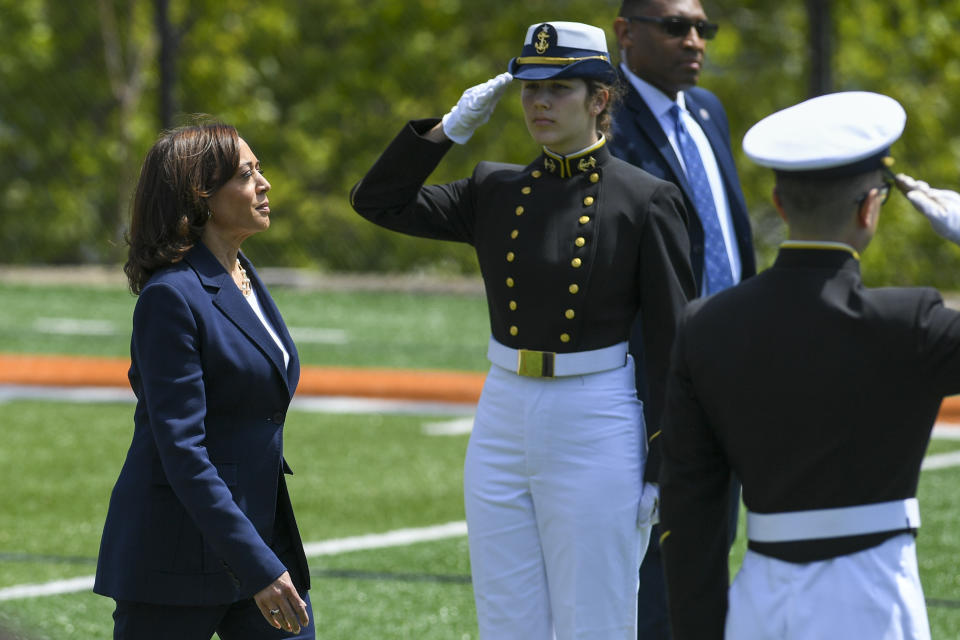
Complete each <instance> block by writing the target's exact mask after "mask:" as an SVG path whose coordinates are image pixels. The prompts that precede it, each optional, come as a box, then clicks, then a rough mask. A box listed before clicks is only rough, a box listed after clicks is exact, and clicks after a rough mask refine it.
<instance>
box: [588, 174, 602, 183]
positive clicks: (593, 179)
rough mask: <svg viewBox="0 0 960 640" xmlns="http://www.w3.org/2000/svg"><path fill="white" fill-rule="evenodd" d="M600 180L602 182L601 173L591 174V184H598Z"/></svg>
mask: <svg viewBox="0 0 960 640" xmlns="http://www.w3.org/2000/svg"><path fill="white" fill-rule="evenodd" d="M598 180H600V174H599V173H591V174H590V182H597V181H598Z"/></svg>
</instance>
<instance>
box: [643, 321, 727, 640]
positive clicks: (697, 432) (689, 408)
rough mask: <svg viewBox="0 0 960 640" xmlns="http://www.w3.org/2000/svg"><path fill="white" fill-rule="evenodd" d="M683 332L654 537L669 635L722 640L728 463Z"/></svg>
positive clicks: (667, 415) (670, 394) (673, 374)
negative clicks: (659, 533) (702, 400)
mask: <svg viewBox="0 0 960 640" xmlns="http://www.w3.org/2000/svg"><path fill="white" fill-rule="evenodd" d="M691 306H695V305H691ZM686 317H689V312H688V315H687V316H686ZM684 332H685V326H684V324H681V327H680V329H679V331H678V335H677V339H676V344H675V345H674V354H673V363H672V367H671V371H670V377H669V380H668V383H667V400H666V408H665V412H664V421H663V437H662V440H663V443H662V451H663V466H662V468H661V473H660V497H661V504H660V520H661V522H660V527H661V531H662V532H663V533H662V536H661V539H660V540H661V548H662V550H663V561H664V569H665V577H666V583H667V602H668V608H669V615H670V623H671V627H672V630H673V638H674V639H675V640H711V639H716V640H722V639H723V631H724V623H725V621H726V613H727V588H728V586H729V568H728V559H727V556H728V533H727V531H728V530H727V526H726V524H727V513H728V511H729V509H728V506H729V486H730V485H729V483H730V468H729V466H728V464H727V462H726V458H725V456H724V454H723V450H722V448H721V445H720V442H719V441H718V439H717V437H716V435H715V432H714V431H713V430H712V429H711V428H710V423H709V420H708V416H707V415H706V413H705V412H704V410H703V407H702V406H701V404H700V402H699V400H698V398H697V393H696V389H695V385H694V380H693V373H692V371H691V365H690V362H691V354H689V353H687V349H686V340H685V336H684ZM691 612H696V614H695V615H691Z"/></svg>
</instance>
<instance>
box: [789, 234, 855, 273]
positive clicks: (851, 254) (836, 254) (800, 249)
mask: <svg viewBox="0 0 960 640" xmlns="http://www.w3.org/2000/svg"><path fill="white" fill-rule="evenodd" d="M774 266H775V267H806V268H822V269H852V270H854V271H857V272H858V273H859V271H860V254H859V253H857V251H856V249H854V248H853V247H851V246H850V245H848V244H844V243H842V242H822V241H797V240H788V241H786V242H783V243H781V244H780V253H779V254H777V260H776V262H775V263H774Z"/></svg>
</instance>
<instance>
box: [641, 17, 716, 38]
mask: <svg viewBox="0 0 960 640" xmlns="http://www.w3.org/2000/svg"><path fill="white" fill-rule="evenodd" d="M627 20H628V21H629V22H653V23H655V24H658V25H660V28H661V29H663V30H664V31H665V32H666V34H667V35H668V36H670V37H671V38H682V37H684V36H685V35H687V34H688V33H690V28H691V27H693V28H694V29H696V30H697V35H698V36H700V37H701V38H703V39H704V40H713V38H714V36H716V35H717V31H719V30H720V25H718V24H717V23H716V22H707V21H706V20H688V19H687V18H681V17H680V16H670V17H668V18H654V17H653V16H627Z"/></svg>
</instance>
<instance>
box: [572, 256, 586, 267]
mask: <svg viewBox="0 0 960 640" xmlns="http://www.w3.org/2000/svg"><path fill="white" fill-rule="evenodd" d="M570 264H571V265H573V268H574V269H579V268H580V265H581V264H583V260H581V259H580V258H574V259H573V260H571V261H570Z"/></svg>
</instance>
